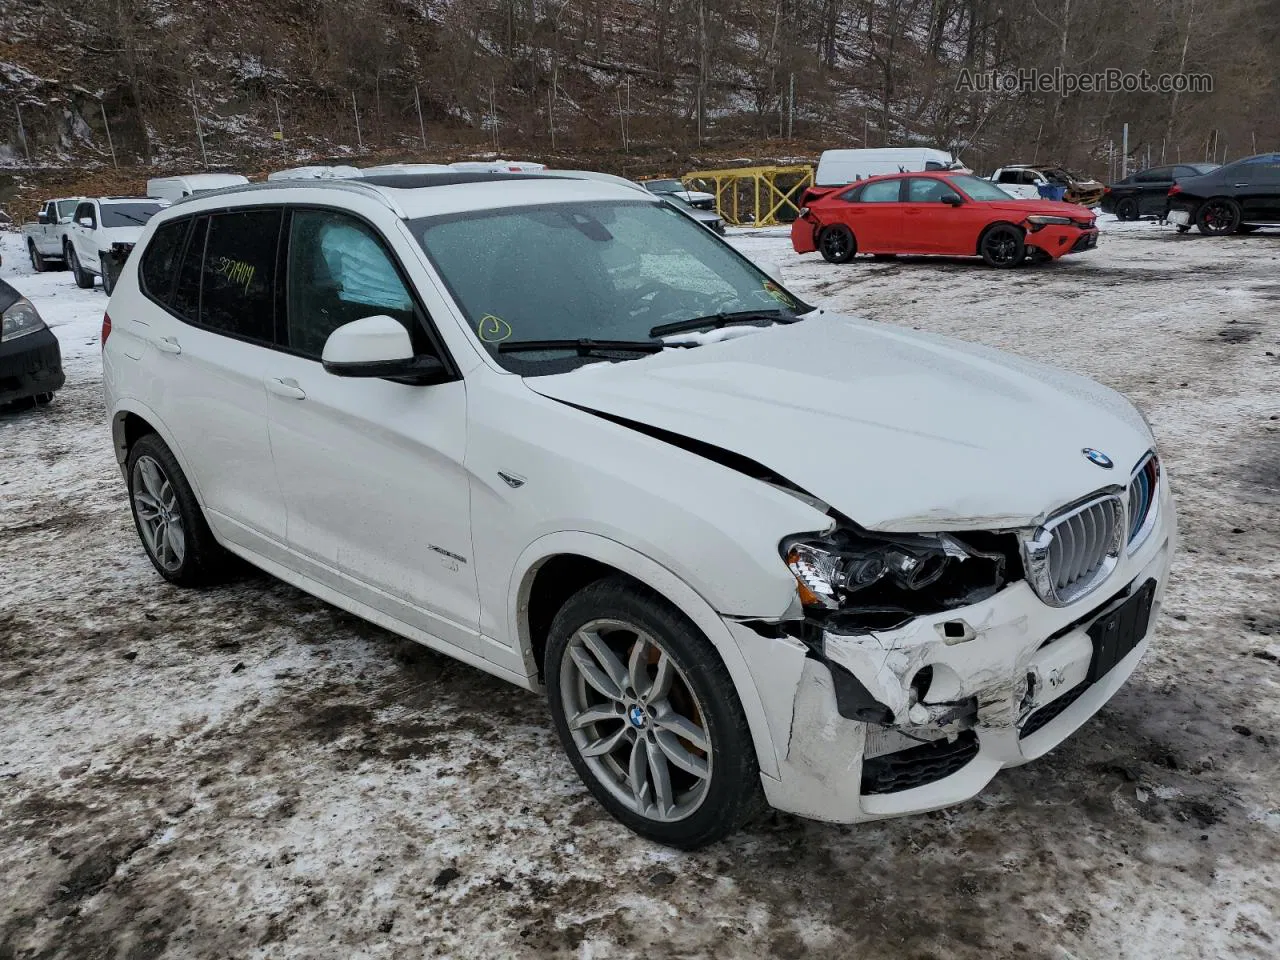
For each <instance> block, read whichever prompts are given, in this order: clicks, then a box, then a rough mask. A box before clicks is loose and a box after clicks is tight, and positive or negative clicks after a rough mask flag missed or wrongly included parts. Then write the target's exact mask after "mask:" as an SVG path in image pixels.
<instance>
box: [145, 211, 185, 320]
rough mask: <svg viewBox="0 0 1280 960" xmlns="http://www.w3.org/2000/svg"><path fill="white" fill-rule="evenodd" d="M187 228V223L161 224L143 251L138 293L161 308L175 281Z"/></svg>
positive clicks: (167, 299)
mask: <svg viewBox="0 0 1280 960" xmlns="http://www.w3.org/2000/svg"><path fill="white" fill-rule="evenodd" d="M190 228H191V221H190V220H171V221H170V222H168V223H165V224H162V225H161V226H160V227H159V228H158V229H157V230H156V232H155V234H154V235H153V236H152V237H151V242H150V243H148V244H147V249H146V250H144V251H143V253H142V263H141V265H140V266H139V268H138V276H139V278H140V279H141V281H142V292H143V293H145V294H146V295H147V296H149V297H150V298H151V299H152V300H157V301H159V302H160V303H163V304H167V303H168V302H169V297H170V296H171V295H172V294H173V285H174V280H175V279H176V278H177V273H178V261H179V259H180V258H181V256H182V248H183V246H185V244H186V240H187V231H188V230H189V229H190Z"/></svg>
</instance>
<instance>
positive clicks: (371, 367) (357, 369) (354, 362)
mask: <svg viewBox="0 0 1280 960" xmlns="http://www.w3.org/2000/svg"><path fill="white" fill-rule="evenodd" d="M320 362H321V364H323V365H324V368H325V370H326V371H327V372H329V373H332V374H333V375H334V376H336V377H381V378H383V379H388V380H397V381H400V382H402V383H412V384H422V385H426V384H431V383H443V382H444V381H445V380H448V379H449V371H448V370H447V369H446V368H445V365H444V364H443V363H442V362H441V361H440V359H439V358H438V357H432V356H415V355H414V352H413V342H412V341H411V340H410V339H409V331H408V330H406V329H405V328H404V326H403V325H402V324H400V323H399V322H398V321H396V320H393V319H392V318H391V317H388V316H386V315H385V314H379V315H377V316H374V317H365V318H364V319H362V320H353V321H351V323H344V324H343V325H342V326H340V327H339V328H338V329H337V330H335V331H333V333H331V334H329V339H328V340H326V341H325V342H324V351H323V352H322V353H321V355H320Z"/></svg>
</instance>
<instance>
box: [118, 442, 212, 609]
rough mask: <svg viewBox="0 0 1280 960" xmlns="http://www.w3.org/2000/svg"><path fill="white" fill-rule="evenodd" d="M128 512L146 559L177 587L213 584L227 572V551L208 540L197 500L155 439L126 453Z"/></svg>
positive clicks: (209, 533) (174, 461) (173, 460)
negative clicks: (131, 516)
mask: <svg viewBox="0 0 1280 960" xmlns="http://www.w3.org/2000/svg"><path fill="white" fill-rule="evenodd" d="M127 464H128V470H127V471H126V474H125V475H126V477H127V479H128V485H129V509H130V510H131V511H132V512H133V523H134V526H135V527H136V528H137V530H138V539H140V540H141V541H142V547H143V549H144V550H145V551H146V554H147V559H149V560H150V561H151V564H152V566H154V567H155V568H156V570H157V571H158V572H159V574H160V576H162V577H164V578H165V579H166V580H168V581H169V582H170V583H174V584H177V585H178V586H180V587H200V586H206V585H208V584H211V583H215V582H217V581H218V580H220V579H221V578H222V577H223V575H224V574H225V572H226V568H227V564H228V559H229V558H228V555H227V552H226V551H225V550H224V549H223V548H222V547H221V545H219V543H218V542H217V540H215V539H214V537H213V532H212V531H211V530H210V529H209V525H208V524H207V523H206V522H205V519H204V513H203V512H202V511H201V510H200V504H199V502H198V501H197V500H196V495H195V493H194V492H193V491H192V489H191V484H190V483H188V482H187V478H186V476H185V475H184V474H183V472H182V468H181V467H180V466H178V461H177V458H176V457H174V455H173V452H172V451H171V450H170V449H169V447H168V446H167V445H166V444H165V442H164V441H163V440H161V439H160V437H159V435H158V434H154V433H148V434H146V435H145V436H143V437H140V438H139V439H138V440H137V442H135V443H134V445H133V446H132V447H131V448H130V450H129V458H128V461H127Z"/></svg>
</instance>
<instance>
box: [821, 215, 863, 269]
mask: <svg viewBox="0 0 1280 960" xmlns="http://www.w3.org/2000/svg"><path fill="white" fill-rule="evenodd" d="M818 252H819V253H821V254H822V259H823V260H825V261H827V263H848V262H849V261H850V260H852V259H853V255H854V254H855V253H857V252H858V242H857V240H855V239H854V236H853V231H852V230H850V229H849V228H848V227H846V226H845V225H844V224H843V223H836V224H832V225H831V226H829V227H823V228H822V232H821V233H819V234H818Z"/></svg>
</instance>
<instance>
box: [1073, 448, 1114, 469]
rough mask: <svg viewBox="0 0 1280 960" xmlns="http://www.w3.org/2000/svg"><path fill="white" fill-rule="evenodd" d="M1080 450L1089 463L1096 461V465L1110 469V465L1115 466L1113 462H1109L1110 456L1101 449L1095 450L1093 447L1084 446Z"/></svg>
mask: <svg viewBox="0 0 1280 960" xmlns="http://www.w3.org/2000/svg"><path fill="white" fill-rule="evenodd" d="M1080 452H1081V453H1083V454H1084V455H1085V457H1087V458H1088V460H1089V462H1090V463H1096V464H1097V465H1098V466H1100V467H1102V468H1103V469H1104V470H1110V469H1111V468H1112V467H1114V466H1115V464H1114V463H1112V462H1111V458H1110V457H1108V456H1107V455H1106V454H1105V453H1103V452H1102V451H1101V450H1095V449H1093V447H1085V448H1084V449H1083V450H1081V451H1080Z"/></svg>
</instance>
